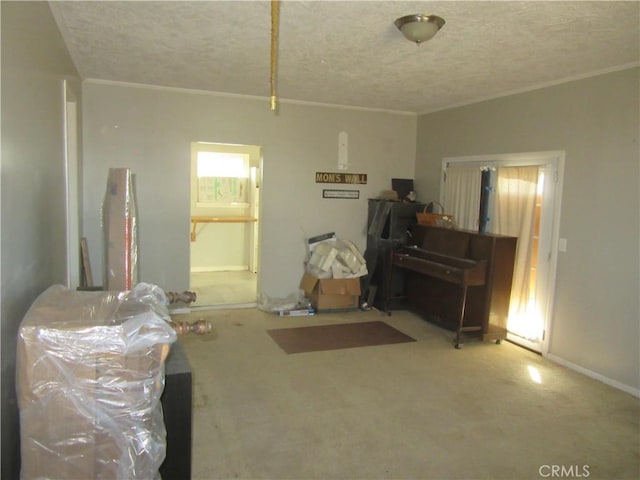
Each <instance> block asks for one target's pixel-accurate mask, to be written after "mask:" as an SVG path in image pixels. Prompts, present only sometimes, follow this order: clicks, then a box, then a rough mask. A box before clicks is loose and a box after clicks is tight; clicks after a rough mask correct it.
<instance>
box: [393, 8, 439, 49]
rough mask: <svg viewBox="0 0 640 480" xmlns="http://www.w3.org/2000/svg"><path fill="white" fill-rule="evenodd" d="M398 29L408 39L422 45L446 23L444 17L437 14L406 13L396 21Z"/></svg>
mask: <svg viewBox="0 0 640 480" xmlns="http://www.w3.org/2000/svg"><path fill="white" fill-rule="evenodd" d="M394 23H395V25H396V27H398V30H400V31H401V32H402V34H403V35H404V36H405V38H406V39H407V40H410V41H412V42H415V43H416V45H420V44H421V43H422V42H426V41H427V40H429V39H430V38H432V37H433V36H434V35H435V34H436V33H438V30H440V29H441V28H442V26H443V25H444V23H445V22H444V19H443V18H440V17H437V16H435V15H421V14H419V13H416V14H415V15H406V16H404V17H400V18H398V19H397V20H396V21H395V22H394Z"/></svg>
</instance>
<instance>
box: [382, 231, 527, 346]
mask: <svg viewBox="0 0 640 480" xmlns="http://www.w3.org/2000/svg"><path fill="white" fill-rule="evenodd" d="M517 240H518V239H517V238H516V237H510V236H504V235H495V234H490V233H479V232H472V231H467V230H457V229H450V228H444V227H435V226H427V225H416V226H415V227H414V228H413V242H412V243H413V245H411V246H404V247H401V248H398V249H394V250H392V251H391V252H390V254H389V257H388V262H389V267H388V274H387V276H386V278H385V284H384V292H385V293H384V298H385V300H384V307H383V308H384V310H385V311H386V312H387V313H390V312H391V311H392V310H393V309H394V308H398V307H400V308H408V309H409V310H411V311H414V312H415V313H417V314H419V315H420V316H422V317H423V318H425V319H427V320H429V321H432V322H435V323H437V324H439V325H441V326H443V327H445V328H448V329H450V330H454V331H455V332H456V335H455V347H456V348H460V347H461V345H462V340H463V336H464V337H468V336H470V335H473V336H474V337H477V338H479V339H482V340H491V341H495V342H496V343H500V341H501V340H503V339H504V338H506V334H507V315H508V313H509V298H510V296H511V281H512V278H513V268H514V262H515V253H516V246H517Z"/></svg>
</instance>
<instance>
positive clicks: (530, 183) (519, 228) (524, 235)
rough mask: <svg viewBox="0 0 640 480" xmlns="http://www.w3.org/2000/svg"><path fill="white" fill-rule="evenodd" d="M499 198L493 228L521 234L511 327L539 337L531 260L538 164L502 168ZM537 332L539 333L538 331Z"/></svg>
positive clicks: (495, 202)
mask: <svg viewBox="0 0 640 480" xmlns="http://www.w3.org/2000/svg"><path fill="white" fill-rule="evenodd" d="M496 174H497V181H496V184H495V198H494V202H493V211H492V213H491V216H490V218H491V221H490V222H489V231H491V232H493V233H499V234H503V235H511V236H514V237H518V248H517V250H516V262H515V269H514V272H513V282H512V286H511V303H510V306H509V324H508V328H509V330H511V331H514V332H515V333H517V334H518V335H522V336H524V337H525V338H529V339H532V340H535V339H536V338H533V336H538V333H537V332H540V331H542V329H540V328H539V325H537V323H539V322H540V321H542V320H541V316H540V315H538V314H536V312H535V306H534V304H535V302H534V298H532V297H533V296H534V295H535V289H533V288H532V286H531V265H532V264H531V260H532V251H533V247H534V241H533V236H534V229H535V211H536V196H537V186H538V175H539V167H538V166H526V167H498V168H497V172H496ZM533 332H536V333H535V334H534V333H533Z"/></svg>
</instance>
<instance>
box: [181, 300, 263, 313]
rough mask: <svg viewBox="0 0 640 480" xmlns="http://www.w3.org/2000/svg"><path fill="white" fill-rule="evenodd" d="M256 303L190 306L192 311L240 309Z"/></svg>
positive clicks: (255, 305) (250, 306)
mask: <svg viewBox="0 0 640 480" xmlns="http://www.w3.org/2000/svg"><path fill="white" fill-rule="evenodd" d="M257 307H258V304H257V303H255V302H252V303H233V304H229V305H203V306H201V307H191V311H192V312H206V311H209V310H240V309H246V308H257Z"/></svg>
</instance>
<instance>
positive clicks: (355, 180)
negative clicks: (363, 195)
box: [316, 172, 367, 185]
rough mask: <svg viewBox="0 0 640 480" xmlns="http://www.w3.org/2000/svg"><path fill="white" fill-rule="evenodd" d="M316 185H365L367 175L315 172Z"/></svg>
mask: <svg viewBox="0 0 640 480" xmlns="http://www.w3.org/2000/svg"><path fill="white" fill-rule="evenodd" d="M316 183H347V184H351V185H366V183H367V174H366V173H335V172H316Z"/></svg>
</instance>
